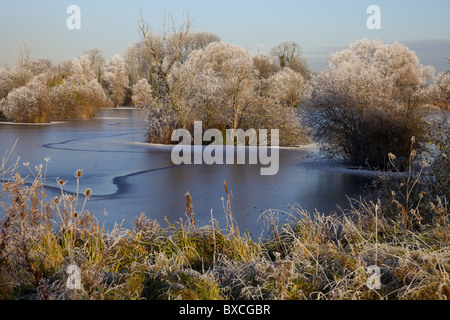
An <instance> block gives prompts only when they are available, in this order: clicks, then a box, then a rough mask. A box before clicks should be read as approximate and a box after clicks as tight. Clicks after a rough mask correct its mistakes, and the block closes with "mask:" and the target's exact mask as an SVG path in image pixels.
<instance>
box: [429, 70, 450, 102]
mask: <svg viewBox="0 0 450 320" xmlns="http://www.w3.org/2000/svg"><path fill="white" fill-rule="evenodd" d="M430 95H431V100H432V102H433V103H434V104H436V105H438V106H440V107H442V108H447V109H448V107H449V105H450V73H449V72H440V73H439V74H438V75H437V76H436V79H435V80H434V82H433V84H432V85H431V86H430Z"/></svg>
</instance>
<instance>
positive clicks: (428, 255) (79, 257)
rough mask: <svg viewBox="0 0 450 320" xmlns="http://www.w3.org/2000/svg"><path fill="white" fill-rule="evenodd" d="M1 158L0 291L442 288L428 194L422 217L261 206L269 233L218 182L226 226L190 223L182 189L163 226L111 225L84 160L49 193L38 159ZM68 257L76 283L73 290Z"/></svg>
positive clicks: (392, 295) (374, 294)
mask: <svg viewBox="0 0 450 320" xmlns="http://www.w3.org/2000/svg"><path fill="white" fill-rule="evenodd" d="M9 156H10V154H5V156H4V157H3V159H2V166H1V168H0V179H2V181H3V183H2V189H1V194H0V202H1V206H2V210H3V211H4V216H3V217H2V220H1V221H0V299H208V300H211V299H439V298H442V297H444V295H445V294H446V291H445V290H447V289H448V286H447V285H444V284H445V283H447V284H448V283H449V273H450V249H449V248H450V226H449V214H448V213H449V211H448V208H447V207H446V206H445V204H443V203H442V202H440V201H438V200H436V201H435V202H430V203H429V204H427V210H428V212H427V214H428V215H430V216H432V217H433V218H432V219H429V220H426V221H428V222H425V220H421V219H419V218H418V213H417V212H413V211H410V212H406V213H405V210H402V209H401V208H402V204H401V203H400V202H399V201H397V200H396V201H397V202H398V203H399V205H398V206H396V207H394V206H392V205H387V204H385V203H384V202H382V201H379V202H377V203H372V202H365V201H363V200H358V201H355V200H352V201H351V202H352V206H351V210H347V211H345V212H344V211H341V212H339V213H336V214H330V215H323V214H319V213H309V212H306V211H304V210H302V209H301V208H300V207H295V208H293V210H292V213H291V219H290V222H289V223H287V224H284V223H283V224H281V223H280V221H279V219H278V212H276V211H268V212H265V213H264V214H263V215H262V216H261V219H263V221H264V223H265V225H266V227H267V231H268V232H267V233H268V237H267V238H266V239H261V240H255V239H251V238H250V236H249V235H248V234H246V233H245V232H243V231H241V230H239V227H238V226H237V225H236V224H235V222H234V220H233V211H232V207H231V197H230V194H231V191H230V190H229V189H228V186H227V185H226V183H225V185H224V187H225V188H224V203H225V204H226V205H225V208H224V214H225V216H226V221H227V225H226V226H219V225H218V223H217V221H216V220H215V218H214V216H211V221H210V225H209V226H208V227H203V228H197V226H196V223H195V215H194V212H193V211H192V201H193V199H192V198H191V196H190V195H189V194H187V195H186V212H185V216H186V217H185V218H184V219H183V220H180V221H177V222H170V221H165V222H164V226H162V225H161V224H160V223H163V222H157V221H154V220H152V219H150V218H149V217H147V216H145V215H144V214H142V215H141V216H140V217H138V218H136V219H135V220H134V221H133V226H132V228H130V229H124V228H122V227H121V225H116V226H115V227H114V229H113V230H109V231H107V230H106V229H105V224H104V222H101V221H99V220H97V219H96V218H95V217H94V215H93V214H92V213H90V212H89V211H88V208H89V197H90V196H91V193H92V190H90V189H85V188H82V185H83V172H82V171H81V170H79V171H77V172H76V173H75V176H74V178H73V179H75V180H76V182H77V186H78V191H77V193H76V194H75V195H69V194H66V193H65V192H64V191H63V186H64V184H65V181H62V180H60V181H57V182H56V183H57V184H58V185H59V186H60V188H61V195H60V196H59V197H56V198H54V199H49V198H48V197H47V196H46V193H45V189H44V182H45V171H46V164H45V165H40V166H36V167H34V168H33V167H31V166H30V165H29V164H22V163H19V160H17V161H16V162H12V163H11V159H9ZM46 163H47V162H46ZM19 166H27V167H28V168H29V175H28V176H27V177H22V176H20V175H19V173H18V168H19ZM194 200H195V199H194ZM407 205H408V204H407ZM407 207H408V206H407ZM394 208H397V209H394ZM411 208H412V207H411ZM408 209H409V207H408ZM235 214H237V213H235ZM422 214H425V213H424V212H422ZM417 221H418V222H419V223H417ZM421 221H422V222H421ZM70 265H76V266H77V267H78V268H79V271H80V279H81V287H82V288H81V289H69V287H70V285H69V286H68V279H69V280H71V279H73V278H72V275H69V274H68V273H67V271H68V267H69V266H70ZM369 266H378V267H379V268H380V271H381V279H380V280H381V288H380V289H370V286H368V285H367V283H368V281H369V278H370V276H371V273H370V272H368V271H367V268H368V267H369ZM439 292H441V293H440V294H439ZM447 294H448V292H447ZM447 297H448V296H447Z"/></svg>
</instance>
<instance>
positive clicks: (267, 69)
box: [253, 54, 281, 79]
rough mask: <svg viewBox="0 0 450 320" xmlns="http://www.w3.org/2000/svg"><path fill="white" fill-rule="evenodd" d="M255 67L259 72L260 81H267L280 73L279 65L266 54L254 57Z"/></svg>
mask: <svg viewBox="0 0 450 320" xmlns="http://www.w3.org/2000/svg"><path fill="white" fill-rule="evenodd" d="M253 65H254V66H255V69H256V71H257V77H258V78H260V79H267V78H269V77H270V76H272V75H274V74H275V73H276V72H278V71H280V68H281V67H280V66H279V64H277V63H276V61H275V59H273V58H271V57H268V56H266V55H265V54H257V55H255V56H254V57H253Z"/></svg>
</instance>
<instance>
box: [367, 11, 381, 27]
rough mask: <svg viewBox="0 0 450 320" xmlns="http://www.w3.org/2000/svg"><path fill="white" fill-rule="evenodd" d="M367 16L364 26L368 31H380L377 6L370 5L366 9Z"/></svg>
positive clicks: (379, 15) (379, 17)
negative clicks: (368, 15)
mask: <svg viewBox="0 0 450 320" xmlns="http://www.w3.org/2000/svg"><path fill="white" fill-rule="evenodd" d="M366 12H367V14H370V17H369V18H368V19H367V22H366V25H367V28H368V29H369V30H375V29H376V30H380V29H381V9H380V7H379V6H377V5H371V6H369V7H368V8H367V11H366Z"/></svg>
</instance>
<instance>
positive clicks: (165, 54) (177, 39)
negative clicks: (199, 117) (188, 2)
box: [138, 15, 192, 119]
mask: <svg viewBox="0 0 450 320" xmlns="http://www.w3.org/2000/svg"><path fill="white" fill-rule="evenodd" d="M164 20H165V22H164V26H163V29H162V32H161V33H160V34H158V33H155V32H154V31H153V30H151V29H150V27H149V24H148V23H147V22H146V21H145V20H144V18H143V15H141V20H140V22H139V25H138V27H139V35H140V37H141V40H142V43H143V44H144V45H145V46H146V48H147V49H148V54H149V57H150V59H149V61H148V62H147V63H149V64H151V65H152V67H153V68H154V71H155V73H156V84H155V85H154V86H153V83H152V86H153V88H154V90H155V92H156V99H157V100H158V101H159V102H160V103H164V104H167V106H168V107H169V108H171V109H172V110H173V111H174V112H175V114H177V117H178V118H179V119H182V118H183V114H182V112H181V106H180V104H179V95H180V94H181V91H182V86H183V85H184V84H183V83H180V82H179V81H174V80H175V79H176V78H174V77H171V74H172V69H173V68H174V67H175V66H176V65H177V64H179V63H180V62H181V61H182V60H183V52H184V51H185V48H186V44H187V41H188V38H189V35H190V31H191V28H192V21H191V20H190V18H189V15H187V16H186V17H185V20H184V22H183V23H182V24H181V26H180V27H179V28H177V27H176V26H175V24H174V22H173V19H172V17H171V16H169V17H165V19H164ZM168 20H170V22H168ZM170 77H171V80H170V79H169V78H170Z"/></svg>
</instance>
